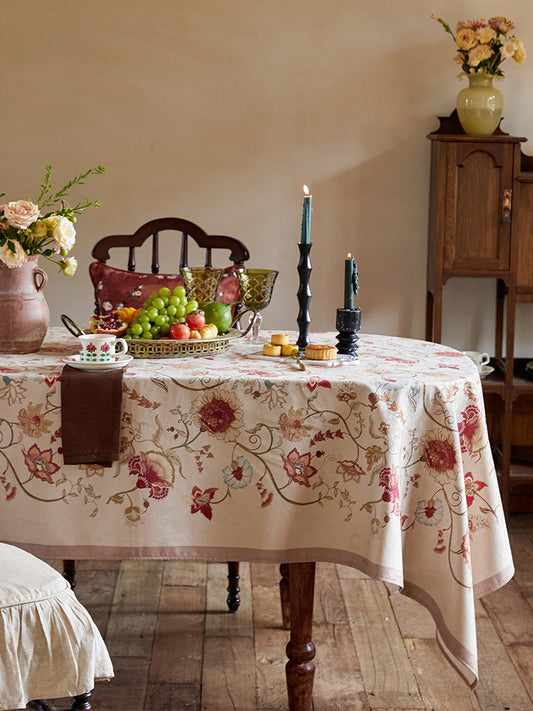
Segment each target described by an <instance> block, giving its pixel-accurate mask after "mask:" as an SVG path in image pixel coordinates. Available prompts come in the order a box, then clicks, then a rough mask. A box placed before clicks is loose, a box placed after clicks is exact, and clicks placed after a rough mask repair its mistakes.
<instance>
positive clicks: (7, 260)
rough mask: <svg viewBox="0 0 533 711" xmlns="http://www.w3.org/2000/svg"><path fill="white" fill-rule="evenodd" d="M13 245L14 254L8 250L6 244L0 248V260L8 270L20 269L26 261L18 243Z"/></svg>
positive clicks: (24, 253)
mask: <svg viewBox="0 0 533 711" xmlns="http://www.w3.org/2000/svg"><path fill="white" fill-rule="evenodd" d="M13 244H14V245H15V251H14V252H12V251H11V250H10V249H9V247H8V246H7V242H6V243H5V244H3V245H2V246H0V260H1V261H2V262H3V263H4V264H5V265H6V267H9V268H10V269H13V267H20V265H21V264H24V262H26V261H28V257H27V256H26V252H25V251H24V250H23V248H22V245H21V244H20V242H13Z"/></svg>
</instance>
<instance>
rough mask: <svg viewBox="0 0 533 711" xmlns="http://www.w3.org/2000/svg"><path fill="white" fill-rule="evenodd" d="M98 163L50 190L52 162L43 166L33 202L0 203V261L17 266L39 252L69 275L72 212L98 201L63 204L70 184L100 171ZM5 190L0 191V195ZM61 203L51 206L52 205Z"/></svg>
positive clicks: (71, 267) (72, 263)
mask: <svg viewBox="0 0 533 711" xmlns="http://www.w3.org/2000/svg"><path fill="white" fill-rule="evenodd" d="M104 170H105V169H104V167H103V166H102V165H99V166H97V167H96V168H91V169H90V170H87V171H86V172H85V173H81V174H80V175H78V176H77V177H76V178H74V179H73V180H69V182H68V183H67V184H66V185H64V186H63V187H62V188H61V189H60V190H58V191H57V192H55V193H54V192H53V186H52V184H51V182H50V181H51V177H52V166H51V165H49V166H47V168H46V172H45V177H44V181H43V183H42V185H41V186H40V187H41V193H40V195H39V197H38V198H37V202H35V203H34V202H31V201H29V200H14V201H12V202H8V203H5V204H3V205H0V262H2V263H3V264H5V265H6V266H7V267H9V268H10V269H12V268H15V267H20V266H21V264H24V262H26V261H27V259H28V257H29V256H30V255H35V254H40V255H42V256H43V257H46V259H49V260H50V261H51V262H54V263H55V264H57V265H58V266H59V268H60V270H61V271H62V272H63V274H65V275H66V276H73V275H74V274H75V272H76V268H77V266H78V262H77V260H76V258H75V257H68V256H67V255H68V253H69V252H70V250H71V249H72V247H73V246H74V244H75V242H76V230H75V229H74V223H75V222H76V215H79V214H80V213H82V212H84V211H85V210H87V209H88V208H89V207H99V206H100V201H99V200H94V201H92V202H90V201H89V200H87V201H86V202H85V203H78V204H76V205H74V206H73V207H70V206H68V205H67V204H66V202H65V201H66V197H67V193H68V192H69V190H70V189H71V188H72V187H73V186H74V185H83V183H84V181H85V179H86V178H88V177H89V175H97V174H100V173H103V172H104ZM4 195H5V193H1V194H0V198H1V197H4ZM58 203H59V204H60V205H61V207H59V208H56V209H53V208H54V206H55V205H57V204H58Z"/></svg>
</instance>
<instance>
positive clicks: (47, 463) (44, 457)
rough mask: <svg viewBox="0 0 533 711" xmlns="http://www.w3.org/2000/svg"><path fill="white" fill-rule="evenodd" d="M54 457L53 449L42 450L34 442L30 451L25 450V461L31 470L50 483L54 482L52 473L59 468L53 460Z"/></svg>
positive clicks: (33, 473) (35, 475)
mask: <svg viewBox="0 0 533 711" xmlns="http://www.w3.org/2000/svg"><path fill="white" fill-rule="evenodd" d="M52 457H53V454H52V450H51V449H46V450H43V451H41V450H40V449H39V447H38V446H37V445H36V444H33V445H32V446H31V447H30V448H29V449H28V451H25V450H24V461H25V462H26V466H27V467H28V470H29V472H30V473H31V474H32V475H33V476H34V477H36V478H37V479H42V481H46V482H47V483H48V484H53V483H54V481H53V479H52V475H53V474H55V473H56V472H57V470H58V469H59V466H58V465H57V464H56V463H55V462H53V461H52Z"/></svg>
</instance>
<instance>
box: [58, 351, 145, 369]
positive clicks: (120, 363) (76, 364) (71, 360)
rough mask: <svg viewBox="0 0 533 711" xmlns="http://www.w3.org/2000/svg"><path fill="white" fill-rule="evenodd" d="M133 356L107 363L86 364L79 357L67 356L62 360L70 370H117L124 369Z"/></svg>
mask: <svg viewBox="0 0 533 711" xmlns="http://www.w3.org/2000/svg"><path fill="white" fill-rule="evenodd" d="M132 360H133V356H130V355H128V354H125V355H120V356H116V359H115V360H111V361H109V362H108V363H86V362H85V361H84V360H80V357H79V355H74V356H69V357H68V358H65V359H64V362H65V363H67V365H70V366H71V367H72V368H77V369H78V370H92V371H97V370H118V368H125V367H126V366H127V365H128V363H131V361H132Z"/></svg>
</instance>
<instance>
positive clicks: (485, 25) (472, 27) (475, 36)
mask: <svg viewBox="0 0 533 711" xmlns="http://www.w3.org/2000/svg"><path fill="white" fill-rule="evenodd" d="M431 17H432V18H433V19H434V20H437V22H440V24H441V25H442V26H443V27H444V29H445V30H446V32H448V34H450V35H451V36H452V37H453V40H454V42H455V44H456V45H457V54H456V55H455V61H456V62H457V63H458V64H460V65H461V69H462V72H461V76H463V75H464V74H472V73H474V72H475V73H480V74H489V75H491V76H496V77H500V78H501V77H503V72H502V70H501V68H500V65H501V63H502V62H503V61H504V60H505V59H514V61H515V62H516V63H517V64H518V65H519V66H522V64H523V63H524V61H525V59H526V51H525V49H524V45H523V44H522V42H521V40H519V39H518V38H517V37H516V36H515V35H514V33H513V30H514V29H515V25H514V23H513V22H511V20H508V19H507V18H506V17H491V18H490V19H489V20H484V19H479V20H469V21H468V22H458V23H457V27H456V30H455V34H454V33H453V31H452V29H451V28H450V26H449V25H448V24H447V23H446V22H444V20H442V19H441V18H440V17H437V16H436V15H432V16H431Z"/></svg>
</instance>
